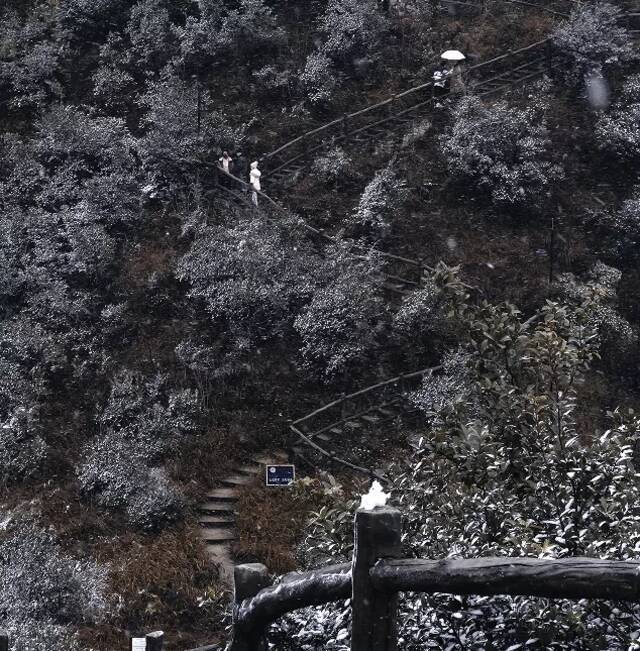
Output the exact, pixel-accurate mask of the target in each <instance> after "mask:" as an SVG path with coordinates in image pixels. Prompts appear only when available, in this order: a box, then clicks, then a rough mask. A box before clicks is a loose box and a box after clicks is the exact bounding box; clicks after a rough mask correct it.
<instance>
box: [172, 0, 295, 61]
mask: <svg viewBox="0 0 640 651" xmlns="http://www.w3.org/2000/svg"><path fill="white" fill-rule="evenodd" d="M200 14H201V15H200V18H199V19H195V18H189V19H188V21H187V24H186V26H185V27H184V29H182V30H180V33H181V51H182V55H181V56H182V61H183V62H184V64H185V65H186V66H187V67H188V68H189V69H193V70H195V71H197V72H203V73H204V72H205V71H206V70H207V69H210V68H211V67H213V66H228V65H236V66H238V65H248V64H249V65H251V66H252V67H255V66H259V65H264V57H265V56H268V55H270V54H274V53H276V52H277V51H278V50H279V49H280V48H282V47H283V46H284V45H285V44H286V32H285V30H284V29H283V28H282V27H280V26H279V25H278V21H277V18H276V16H275V14H274V12H273V11H272V9H271V7H269V5H268V4H267V3H266V2H264V0H241V1H240V2H239V3H238V4H237V6H235V7H233V8H228V7H224V6H223V5H222V4H220V3H214V2H209V1H207V2H201V3H200Z"/></svg>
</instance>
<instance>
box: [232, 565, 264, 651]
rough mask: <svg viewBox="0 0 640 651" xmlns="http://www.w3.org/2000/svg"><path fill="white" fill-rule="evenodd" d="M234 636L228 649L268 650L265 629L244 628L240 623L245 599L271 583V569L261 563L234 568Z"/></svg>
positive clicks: (241, 650) (253, 595) (240, 650)
mask: <svg viewBox="0 0 640 651" xmlns="http://www.w3.org/2000/svg"><path fill="white" fill-rule="evenodd" d="M233 581H234V594H233V601H234V604H233V638H232V640H231V643H230V644H229V647H228V651H266V648H267V641H266V639H265V631H264V630H249V631H248V630H244V629H243V628H242V627H241V626H240V625H239V624H238V609H239V608H240V605H241V604H242V602H243V601H244V600H245V599H250V598H251V597H255V596H256V595H257V594H258V592H260V590H262V589H264V588H268V587H269V586H270V585H271V578H270V577H269V570H268V569H267V568H266V566H264V565H262V564H261V563H247V564H246V565H236V566H235V567H234V568H233Z"/></svg>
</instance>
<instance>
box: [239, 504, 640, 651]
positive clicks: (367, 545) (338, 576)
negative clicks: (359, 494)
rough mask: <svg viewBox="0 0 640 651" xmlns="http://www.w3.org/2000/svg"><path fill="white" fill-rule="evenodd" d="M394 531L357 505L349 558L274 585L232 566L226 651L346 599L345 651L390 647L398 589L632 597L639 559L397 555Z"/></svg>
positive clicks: (264, 575) (392, 513)
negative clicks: (304, 611)
mask: <svg viewBox="0 0 640 651" xmlns="http://www.w3.org/2000/svg"><path fill="white" fill-rule="evenodd" d="M400 535H401V514H400V511H398V510H396V509H393V508H389V507H382V508H376V509H374V510H372V511H363V510H359V511H358V512H357V513H356V517H355V523H354V554H353V559H352V562H351V563H348V564H345V565H336V566H332V567H326V568H323V569H320V570H316V571H314V572H305V573H292V574H288V575H285V576H283V577H281V579H280V580H279V582H278V583H277V584H273V582H272V580H271V578H270V577H269V572H268V570H267V568H266V567H265V566H264V565H260V564H249V565H238V566H236V568H235V603H234V610H233V638H232V640H231V642H230V643H229V646H228V647H227V648H228V651H265V650H266V648H267V644H266V633H267V630H268V627H269V625H270V624H272V623H273V622H274V621H276V620H277V619H278V618H279V617H281V616H282V615H285V614H286V613H288V612H291V611H293V610H297V609H299V608H304V607H306V606H315V605H320V604H325V603H329V602H332V601H341V600H344V599H349V598H350V599H351V608H352V632H351V649H352V651H396V650H397V648H398V630H397V619H398V618H397V614H398V593H399V592H424V593H434V592H444V593H450V594H458V595H521V596H531V597H547V598H552V599H575V600H577V599H615V600H616V601H630V602H638V601H640V561H637V562H636V561H605V560H600V559H593V558H568V559H557V560H556V559H554V560H546V559H537V558H502V557H498V558H473V559H461V560H439V561H434V560H422V559H403V558H401V544H400Z"/></svg>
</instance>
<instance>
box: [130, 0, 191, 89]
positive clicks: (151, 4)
mask: <svg viewBox="0 0 640 651" xmlns="http://www.w3.org/2000/svg"><path fill="white" fill-rule="evenodd" d="M126 35H127V37H128V41H129V43H128V44H129V47H128V48H127V55H128V56H129V57H131V63H132V65H133V66H134V68H136V69H138V70H140V71H141V72H142V73H143V74H147V75H149V76H151V75H154V74H158V73H159V72H160V70H162V68H164V67H165V66H166V64H167V63H168V62H169V60H170V59H171V58H172V57H174V56H176V55H177V53H178V47H179V44H178V35H177V34H176V31H175V29H174V27H173V24H172V22H171V18H170V16H169V7H168V3H167V2H166V0H139V2H137V3H136V4H135V5H134V6H133V7H132V9H131V12H130V14H129V22H128V24H127V28H126Z"/></svg>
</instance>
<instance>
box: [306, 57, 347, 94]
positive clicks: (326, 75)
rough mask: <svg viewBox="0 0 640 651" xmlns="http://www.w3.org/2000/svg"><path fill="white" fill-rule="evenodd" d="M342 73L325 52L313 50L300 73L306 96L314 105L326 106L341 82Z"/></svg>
mask: <svg viewBox="0 0 640 651" xmlns="http://www.w3.org/2000/svg"><path fill="white" fill-rule="evenodd" d="M340 77H341V75H340V73H339V72H338V71H337V70H336V69H335V67H334V65H333V61H332V60H331V59H330V58H329V57H328V56H327V55H326V54H325V53H324V52H312V53H311V54H310V55H309V56H308V57H307V61H306V63H305V65H304V70H303V71H302V72H301V74H300V84H301V86H302V90H303V92H304V95H305V98H306V99H307V100H308V101H309V102H310V103H311V104H312V105H314V106H326V105H327V104H329V102H330V101H331V99H332V97H333V94H334V92H335V90H336V88H337V87H338V85H339V83H340Z"/></svg>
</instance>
